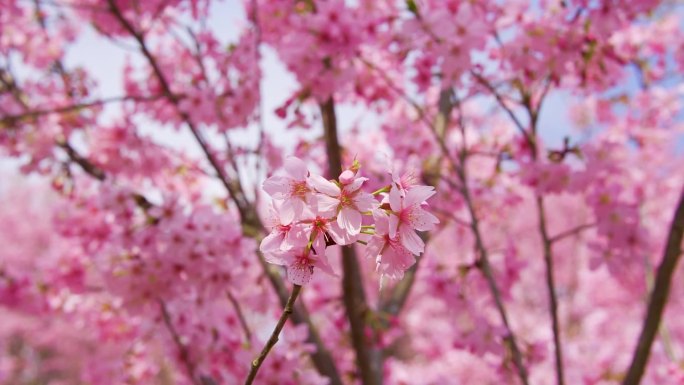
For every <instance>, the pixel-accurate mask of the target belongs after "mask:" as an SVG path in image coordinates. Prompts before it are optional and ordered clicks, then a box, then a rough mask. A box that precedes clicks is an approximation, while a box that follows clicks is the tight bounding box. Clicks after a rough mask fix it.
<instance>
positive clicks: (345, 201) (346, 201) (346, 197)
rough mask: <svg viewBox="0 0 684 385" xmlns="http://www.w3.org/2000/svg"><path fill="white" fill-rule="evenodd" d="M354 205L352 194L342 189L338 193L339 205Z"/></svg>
mask: <svg viewBox="0 0 684 385" xmlns="http://www.w3.org/2000/svg"><path fill="white" fill-rule="evenodd" d="M353 205H354V199H353V198H352V196H351V195H350V194H349V193H347V192H345V191H342V194H341V195H340V207H349V206H353Z"/></svg>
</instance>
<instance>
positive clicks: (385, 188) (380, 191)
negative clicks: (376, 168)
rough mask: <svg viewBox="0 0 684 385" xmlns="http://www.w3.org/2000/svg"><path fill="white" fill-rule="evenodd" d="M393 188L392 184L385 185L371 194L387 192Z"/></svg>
mask: <svg viewBox="0 0 684 385" xmlns="http://www.w3.org/2000/svg"><path fill="white" fill-rule="evenodd" d="M391 188H392V186H389V185H388V186H385V187H383V188H381V189H377V190H375V191H373V192H372V193H371V194H373V195H378V194H382V193H386V192H389V191H390V189H391Z"/></svg>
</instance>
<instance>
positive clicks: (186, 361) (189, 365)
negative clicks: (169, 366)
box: [159, 299, 202, 385]
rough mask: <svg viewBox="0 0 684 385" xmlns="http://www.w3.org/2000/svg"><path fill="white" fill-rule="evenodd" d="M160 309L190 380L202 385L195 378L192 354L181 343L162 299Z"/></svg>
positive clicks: (196, 384)
mask: <svg viewBox="0 0 684 385" xmlns="http://www.w3.org/2000/svg"><path fill="white" fill-rule="evenodd" d="M159 309H160V311H161V315H162V320H163V321H164V325H165V326H166V328H167V329H168V330H169V333H171V338H172V339H173V343H174V344H176V347H177V348H178V352H179V354H180V359H181V362H183V365H185V370H187V372H188V376H189V377H190V380H191V381H192V383H193V384H195V385H202V384H201V382H200V381H199V380H198V379H197V377H196V376H195V365H194V364H193V362H192V360H191V359H190V354H189V353H188V350H187V349H186V347H185V345H183V341H181V338H180V335H178V331H176V328H174V327H173V322H171V316H170V315H169V311H168V309H167V308H166V304H165V303H164V301H162V300H161V299H160V300H159Z"/></svg>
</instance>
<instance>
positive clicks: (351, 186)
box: [344, 178, 368, 193]
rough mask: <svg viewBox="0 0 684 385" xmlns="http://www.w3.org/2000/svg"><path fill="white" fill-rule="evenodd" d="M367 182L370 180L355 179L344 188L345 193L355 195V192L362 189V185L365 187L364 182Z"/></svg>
mask: <svg viewBox="0 0 684 385" xmlns="http://www.w3.org/2000/svg"><path fill="white" fill-rule="evenodd" d="M367 180H368V178H356V179H354V181H353V182H351V183H350V184H348V185H346V186H344V191H346V192H348V193H353V192H354V191H356V190H358V189H360V188H361V185H363V182H365V181H367Z"/></svg>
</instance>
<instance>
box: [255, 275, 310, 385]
mask: <svg viewBox="0 0 684 385" xmlns="http://www.w3.org/2000/svg"><path fill="white" fill-rule="evenodd" d="M301 290H302V287H301V286H299V285H294V287H293V288H292V293H291V294H290V298H288V299H287V303H286V304H285V308H284V309H283V314H281V315H280V319H279V320H278V323H277V324H276V326H275V329H273V332H272V333H271V337H270V338H269V339H268V341H267V342H266V346H264V348H263V349H262V350H261V353H259V356H258V357H257V358H255V359H254V361H252V366H251V368H250V370H249V374H248V375H247V379H246V380H245V385H250V384H252V383H253V382H254V379H255V378H256V375H257V372H258V371H259V368H260V367H261V364H263V363H264V360H265V359H266V356H267V355H268V353H269V352H270V351H271V349H272V348H273V346H275V344H276V343H277V342H278V337H279V336H280V332H281V331H282V330H283V327H284V326H285V322H286V321H287V319H288V318H289V317H290V314H292V311H293V309H294V303H295V301H296V300H297V296H299V292H300V291H301Z"/></svg>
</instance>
